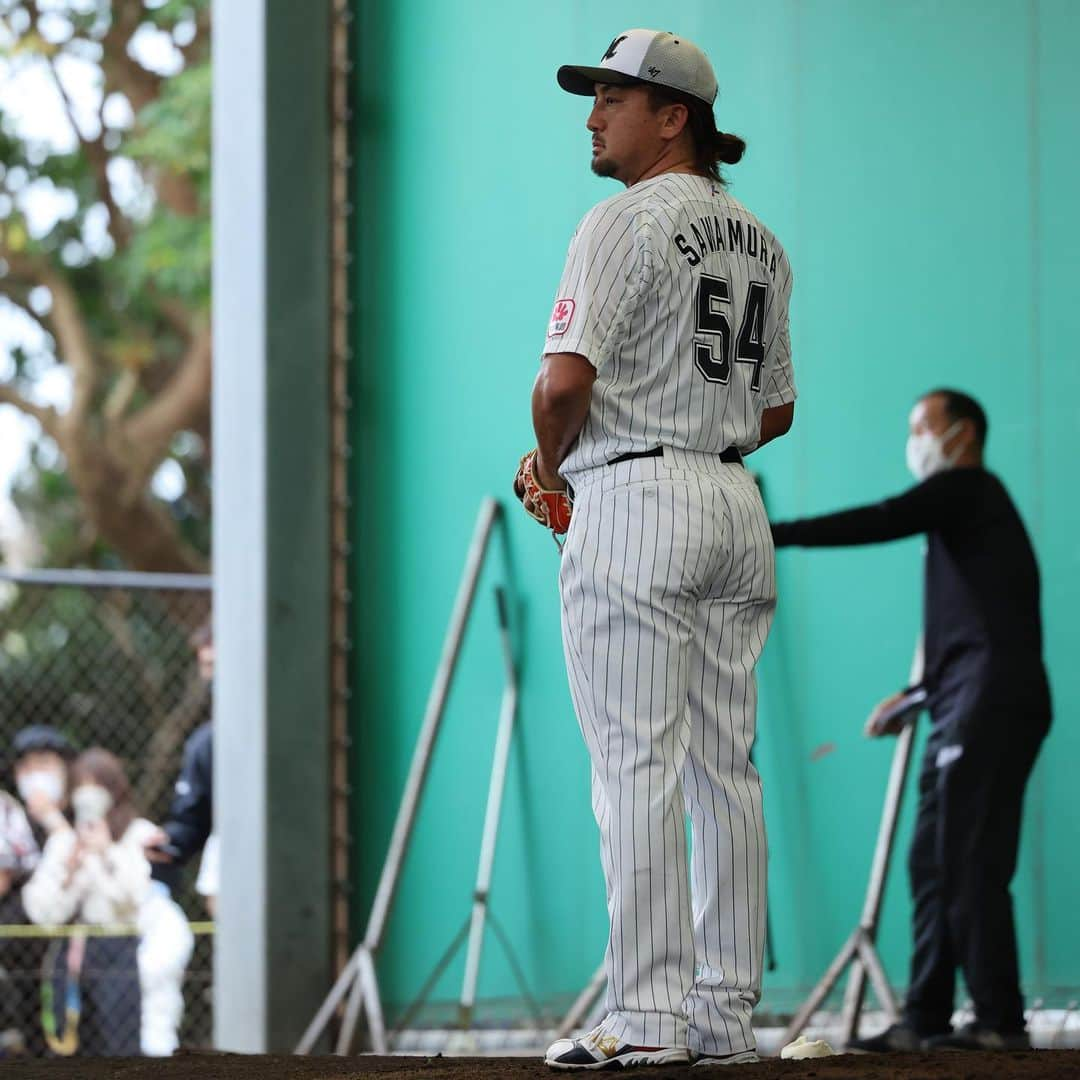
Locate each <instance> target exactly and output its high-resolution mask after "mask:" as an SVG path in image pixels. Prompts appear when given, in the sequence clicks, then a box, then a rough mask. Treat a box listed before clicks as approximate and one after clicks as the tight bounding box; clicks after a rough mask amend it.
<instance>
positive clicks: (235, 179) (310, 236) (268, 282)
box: [213, 0, 330, 1053]
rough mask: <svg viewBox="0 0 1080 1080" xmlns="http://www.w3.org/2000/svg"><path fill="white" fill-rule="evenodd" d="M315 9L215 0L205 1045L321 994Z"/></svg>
mask: <svg viewBox="0 0 1080 1080" xmlns="http://www.w3.org/2000/svg"><path fill="white" fill-rule="evenodd" d="M328 18H329V4H328V3H326V2H322V3H311V4H306V3H305V4H298V3H295V2H294V0H215V3H214V7H213V65H214V117H213V140H214V146H213V154H214V157H213V165H214V172H213V185H214V186H213V213H214V391H213V398H214V538H213V543H214V578H215V602H214V630H215V641H216V646H217V659H218V664H217V674H216V681H215V696H214V725H215V734H214V738H215V743H214V753H215V764H214V769H215V776H214V798H215V808H214V813H215V827H216V829H217V831H218V833H219V835H220V837H221V856H222V865H221V894H220V898H219V908H218V919H217V936H216V940H215V985H214V1037H215V1043H216V1045H217V1046H219V1047H220V1048H222V1049H227V1050H234V1051H241V1052H251V1053H255V1052H264V1051H275V1050H287V1049H290V1048H291V1047H292V1046H293V1045H294V1043H295V1041H296V1039H297V1038H298V1037H299V1035H300V1033H301V1032H302V1030H303V1028H304V1026H305V1024H306V1022H307V1020H308V1019H309V1018H310V1016H311V1014H312V1013H313V1012H314V1011H315V1009H316V1008H317V1006H318V1004H319V1001H320V1000H321V997H322V995H323V994H324V993H325V992H326V990H327V988H328V987H329V985H330V961H329V901H330V864H329V832H330V827H329V818H328V811H329V790H328V784H329V775H328V763H329V748H328V715H329V695H328V673H329V642H328V637H329V608H328V591H329V555H330V539H329V463H330V447H329V436H328V431H329V428H328V423H327V417H328V404H329V386H328V364H327V353H328V329H327V328H328V313H329V216H328V199H329V190H328V178H329V162H330V142H329V116H328V108H327V88H328V70H329V26H328Z"/></svg>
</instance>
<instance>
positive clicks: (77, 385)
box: [0, 250, 98, 426]
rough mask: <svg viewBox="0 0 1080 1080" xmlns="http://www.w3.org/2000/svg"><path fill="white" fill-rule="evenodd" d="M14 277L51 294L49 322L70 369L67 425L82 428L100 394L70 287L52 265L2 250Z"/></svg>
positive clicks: (86, 335) (86, 336)
mask: <svg viewBox="0 0 1080 1080" xmlns="http://www.w3.org/2000/svg"><path fill="white" fill-rule="evenodd" d="M0 257H3V259H4V260H5V261H6V262H7V264H8V265H9V266H10V267H11V269H12V271H13V272H14V273H15V275H16V276H17V277H19V278H21V279H22V280H23V281H28V282H32V283H33V284H35V285H44V286H46V288H48V290H49V292H50V293H52V311H51V312H50V313H49V316H48V322H49V326H50V327H51V328H52V331H53V337H54V338H55V339H56V344H57V347H58V356H57V358H58V359H59V360H61V361H62V362H64V363H66V364H67V365H68V366H69V367H70V368H71V373H72V384H73V393H72V399H71V408H70V409H69V410H68V412H67V413H66V414H65V418H64V419H65V423H68V424H70V425H73V426H79V425H81V424H82V423H83V422H84V421H85V420H86V417H87V416H88V415H89V413H90V408H91V406H92V405H93V401H94V394H95V393H96V392H97V385H98V368H97V362H96V360H95V357H94V349H93V346H92V345H91V342H90V334H89V331H88V330H87V327H86V322H85V320H84V319H83V315H82V311H81V310H80V309H79V301H78V298H77V297H76V295H75V290H74V289H73V288H72V287H71V285H70V283H69V282H68V281H67V280H66V279H65V278H64V277H63V276H62V275H61V274H58V273H57V272H56V271H55V270H54V269H53V268H52V267H51V266H50V265H49V263H48V262H47V261H46V260H45V259H42V258H39V257H36V256H33V255H15V254H12V253H10V252H7V251H3V250H0Z"/></svg>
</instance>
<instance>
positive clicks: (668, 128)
mask: <svg viewBox="0 0 1080 1080" xmlns="http://www.w3.org/2000/svg"><path fill="white" fill-rule="evenodd" d="M689 119H690V112H689V110H688V109H687V108H686V106H685V105H683V104H682V102H678V101H676V102H672V104H670V105H665V106H664V108H663V112H662V115H661V123H660V131H661V134H663V136H664V137H665V138H667V139H677V138H678V137H679V135H681V134H682V132H683V129H684V128H685V127H686V122H687V120H689Z"/></svg>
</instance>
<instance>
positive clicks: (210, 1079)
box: [0, 1050, 1080, 1080]
mask: <svg viewBox="0 0 1080 1080" xmlns="http://www.w3.org/2000/svg"><path fill="white" fill-rule="evenodd" d="M733 1072H734V1075H735V1076H737V1077H739V1080H743V1078H745V1080H774V1078H783V1080H803V1078H805V1077H814V1078H815V1080H848V1078H855V1077H857V1078H858V1080H894V1078H895V1080H946V1078H949V1080H952V1078H955V1080H984V1078H985V1080H989V1078H991V1077H993V1078H995V1080H997V1078H1011V1077H1023V1078H1028V1077H1032V1078H1034V1077H1050V1078H1064V1077H1072V1078H1077V1080H1080V1050H1032V1051H1028V1052H1027V1053H1021V1054H987V1053H978V1054H976V1053H937V1054H905V1055H902V1056H895V1057H886V1056H882V1055H879V1054H864V1055H857V1054H845V1055H842V1056H839V1057H833V1058H818V1059H817V1060H814V1061H780V1060H778V1059H775V1058H771V1059H767V1060H765V1061H762V1062H761V1064H759V1065H739V1066H735V1067H733ZM710 1073H712V1075H715V1071H714V1070H710ZM375 1075H382V1076H385V1077H386V1080H496V1078H499V1080H502V1078H503V1077H509V1078H511V1080H554V1077H556V1076H558V1075H565V1074H557V1073H554V1072H552V1071H551V1070H549V1069H547V1068H545V1067H544V1065H543V1064H542V1063H540V1062H539V1061H537V1060H535V1059H533V1058H444V1057H435V1058H424V1057H366V1056H364V1057H353V1058H332V1057H309V1058H297V1057H257V1056H252V1057H245V1056H242V1055H238V1054H180V1055H178V1056H176V1057H174V1058H169V1059H167V1060H166V1059H160V1058H159V1059H157V1060H151V1059H147V1058H142V1059H138V1058H133V1059H126V1060H104V1059H97V1060H95V1059H91V1058H80V1059H76V1060H72V1061H36V1062H32V1063H21V1062H8V1063H0V1080H188V1078H189V1077H190V1078H192V1080H360V1078H362V1077H369V1076H375ZM640 1075H642V1077H643V1080H644V1078H645V1077H647V1078H648V1080H676V1078H678V1080H695V1078H696V1077H698V1075H699V1073H698V1072H688V1071H687V1069H686V1068H685V1067H681V1068H658V1069H651V1068H650V1069H647V1070H644V1072H643V1073H642V1074H640ZM706 1075H708V1074H706ZM720 1075H721V1076H727V1075H729V1074H728V1072H727V1071H726V1070H725V1071H724V1072H723V1073H721V1074H720Z"/></svg>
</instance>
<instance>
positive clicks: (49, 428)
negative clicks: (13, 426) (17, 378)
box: [0, 383, 60, 441]
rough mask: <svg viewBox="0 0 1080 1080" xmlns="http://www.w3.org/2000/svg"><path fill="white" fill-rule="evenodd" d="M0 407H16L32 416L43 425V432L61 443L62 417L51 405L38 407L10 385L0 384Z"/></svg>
mask: <svg viewBox="0 0 1080 1080" xmlns="http://www.w3.org/2000/svg"><path fill="white" fill-rule="evenodd" d="M0 405H14V406H15V408H16V409H18V410H19V412H21V413H25V414H26V415H27V416H32V417H33V418H34V419H35V420H36V421H37V422H38V423H39V424H40V425H41V429H42V431H44V432H45V433H46V434H47V435H51V436H52V437H53V438H54V439H56V440H57V441H59V438H60V432H59V420H60V417H59V414H58V413H57V411H56V410H55V409H54V408H53V407H52V406H51V405H38V404H37V403H36V402H33V401H31V400H30V399H29V398H26V397H24V396H23V395H22V394H20V393H19V391H18V390H16V389H15V387H14V386H11V385H9V384H8V383H0Z"/></svg>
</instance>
